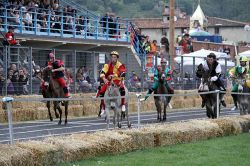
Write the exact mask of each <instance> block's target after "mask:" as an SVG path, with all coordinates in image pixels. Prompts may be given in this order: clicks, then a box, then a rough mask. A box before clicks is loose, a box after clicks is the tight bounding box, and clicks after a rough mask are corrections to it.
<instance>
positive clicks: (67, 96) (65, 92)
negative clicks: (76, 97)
mask: <svg viewBox="0 0 250 166" xmlns="http://www.w3.org/2000/svg"><path fill="white" fill-rule="evenodd" d="M63 92H64V97H65V98H70V96H69V90H68V87H64V88H63Z"/></svg>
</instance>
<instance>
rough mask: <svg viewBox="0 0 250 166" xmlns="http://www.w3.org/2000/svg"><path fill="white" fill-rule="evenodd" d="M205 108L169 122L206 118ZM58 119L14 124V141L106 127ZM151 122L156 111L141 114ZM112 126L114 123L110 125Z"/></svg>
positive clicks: (2, 131)
mask: <svg viewBox="0 0 250 166" xmlns="http://www.w3.org/2000/svg"><path fill="white" fill-rule="evenodd" d="M231 115H239V112H238V111H229V109H224V110H222V112H221V115H220V116H231ZM205 117H206V112H205V110H204V109H203V110H191V111H178V112H171V113H168V114H167V122H175V121H180V120H189V119H198V118H205ZM57 122H58V120H57V119H56V120H55V121H54V122H50V121H49V120H40V121H30V122H22V123H17V124H14V125H13V130H14V141H22V140H30V139H42V138H44V137H48V136H57V135H67V134H73V133H84V132H93V131H98V130H105V129H106V122H105V121H104V119H97V118H75V119H69V122H68V125H67V126H64V125H60V126H59V125H58V124H57ZM130 122H131V123H132V128H136V127H138V116H137V114H131V115H130ZM149 123H156V112H147V113H142V114H141V126H143V125H145V124H149ZM110 127H111V128H112V125H111V126H110ZM122 128H127V125H126V123H122ZM0 143H9V128H8V124H0Z"/></svg>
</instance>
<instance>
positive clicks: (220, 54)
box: [182, 49, 229, 58]
mask: <svg viewBox="0 0 250 166" xmlns="http://www.w3.org/2000/svg"><path fill="white" fill-rule="evenodd" d="M210 53H214V54H215V55H216V58H229V56H228V55H227V54H226V53H224V52H217V51H211V50H205V49H201V50H198V51H195V52H191V53H189V54H183V55H182V56H189V57H197V58H206V57H207V55H208V54H210Z"/></svg>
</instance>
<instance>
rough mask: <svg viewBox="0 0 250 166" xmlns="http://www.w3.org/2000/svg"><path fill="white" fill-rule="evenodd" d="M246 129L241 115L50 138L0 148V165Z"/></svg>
mask: <svg viewBox="0 0 250 166" xmlns="http://www.w3.org/2000/svg"><path fill="white" fill-rule="evenodd" d="M249 129H250V115H245V116H236V117H226V118H221V119H216V120H208V119H200V120H190V121H186V122H176V123H165V124H156V125H148V126H146V127H144V128H140V129H129V130H125V129H124V130H113V131H111V130H108V131H101V132H95V133H88V134H87V133H84V134H74V135H71V136H64V137H50V138H46V139H44V140H42V141H28V142H17V143H16V144H15V145H12V146H10V145H0V154H1V155H0V165H1V166H17V165H18V166H27V165H29V166H31V165H35V166H42V165H46V166H50V165H51V166H54V165H56V164H58V163H62V162H69V161H76V160H80V159H86V158H91V157H94V156H100V155H107V154H118V153H124V152H129V151H133V150H137V149H143V148H148V147H157V146H166V145H172V144H179V143H188V142H194V141H198V140H206V139H210V138H215V137H221V136H228V135H236V134H240V133H243V132H248V131H249Z"/></svg>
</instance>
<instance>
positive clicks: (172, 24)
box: [169, 0, 175, 70]
mask: <svg viewBox="0 0 250 166" xmlns="http://www.w3.org/2000/svg"><path fill="white" fill-rule="evenodd" d="M169 9H170V18H169V20H170V22H169V33H170V35H169V54H170V58H169V63H170V65H171V69H172V70H173V69H174V63H175V62H174V57H175V47H174V40H175V21H174V10H175V9H174V0H169Z"/></svg>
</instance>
